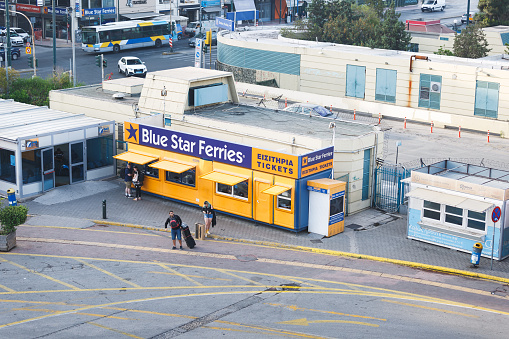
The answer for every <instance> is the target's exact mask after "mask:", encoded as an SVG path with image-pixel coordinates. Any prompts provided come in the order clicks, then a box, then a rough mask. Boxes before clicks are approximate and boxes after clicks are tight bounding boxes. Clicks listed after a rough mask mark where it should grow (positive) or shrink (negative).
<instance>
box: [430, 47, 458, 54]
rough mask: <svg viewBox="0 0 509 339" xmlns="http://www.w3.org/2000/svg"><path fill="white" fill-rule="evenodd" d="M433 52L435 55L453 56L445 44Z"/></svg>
mask: <svg viewBox="0 0 509 339" xmlns="http://www.w3.org/2000/svg"><path fill="white" fill-rule="evenodd" d="M433 53H434V54H437V55H448V56H454V53H453V52H452V51H451V50H450V49H447V48H445V46H440V48H438V51H437V52H433Z"/></svg>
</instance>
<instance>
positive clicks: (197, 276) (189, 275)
mask: <svg viewBox="0 0 509 339" xmlns="http://www.w3.org/2000/svg"><path fill="white" fill-rule="evenodd" d="M147 273H154V274H168V275H178V274H175V273H170V272H157V271H149V272H147ZM187 276H188V277H191V278H200V279H209V280H223V281H232V280H231V279H223V278H211V277H205V276H203V275H192V274H188V275H187Z"/></svg>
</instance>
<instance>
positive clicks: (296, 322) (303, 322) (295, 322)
mask: <svg viewBox="0 0 509 339" xmlns="http://www.w3.org/2000/svg"><path fill="white" fill-rule="evenodd" d="M323 323H337V324H354V325H362V326H370V327H380V325H377V324H370V323H365V322H363V321H352V320H307V319H306V318H301V319H295V320H287V321H280V322H277V323H276V324H281V325H297V326H309V324H323Z"/></svg>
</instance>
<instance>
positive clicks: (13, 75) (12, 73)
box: [0, 67, 19, 93]
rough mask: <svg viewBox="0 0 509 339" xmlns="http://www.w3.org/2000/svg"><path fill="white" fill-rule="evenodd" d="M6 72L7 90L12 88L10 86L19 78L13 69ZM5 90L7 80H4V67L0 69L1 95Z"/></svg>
mask: <svg viewBox="0 0 509 339" xmlns="http://www.w3.org/2000/svg"><path fill="white" fill-rule="evenodd" d="M7 72H8V73H9V88H12V84H13V83H14V81H15V80H16V79H18V78H19V72H18V71H16V70H15V69H13V68H9V69H8V71H7ZM6 90H7V78H6V74H5V67H1V68H0V91H1V92H2V93H5V92H6Z"/></svg>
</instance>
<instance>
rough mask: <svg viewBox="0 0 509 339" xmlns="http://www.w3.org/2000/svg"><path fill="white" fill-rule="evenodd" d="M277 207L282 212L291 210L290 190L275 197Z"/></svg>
mask: <svg viewBox="0 0 509 339" xmlns="http://www.w3.org/2000/svg"><path fill="white" fill-rule="evenodd" d="M277 207H278V208H282V209H284V210H289V211H290V210H291V209H292V190H291V189H289V190H288V191H285V192H283V193H281V194H280V195H278V196H277Z"/></svg>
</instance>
